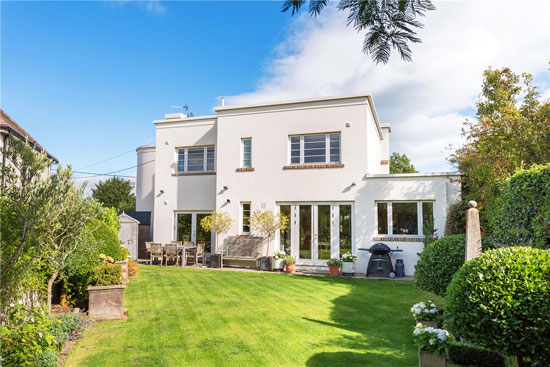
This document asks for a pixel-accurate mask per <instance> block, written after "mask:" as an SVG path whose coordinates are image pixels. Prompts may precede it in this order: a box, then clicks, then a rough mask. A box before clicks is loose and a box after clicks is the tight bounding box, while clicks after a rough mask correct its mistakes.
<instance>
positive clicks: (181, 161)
mask: <svg viewBox="0 0 550 367" xmlns="http://www.w3.org/2000/svg"><path fill="white" fill-rule="evenodd" d="M214 152H215V151H214V147H199V148H193V147H189V148H179V149H178V172H214V162H215V156H214V154H215V153H214Z"/></svg>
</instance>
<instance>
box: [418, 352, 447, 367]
mask: <svg viewBox="0 0 550 367" xmlns="http://www.w3.org/2000/svg"><path fill="white" fill-rule="evenodd" d="M418 367H447V358H446V355H445V352H441V354H435V353H434V352H430V351H427V350H422V349H420V348H418Z"/></svg>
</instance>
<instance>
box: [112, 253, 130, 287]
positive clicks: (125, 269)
mask: <svg viewBox="0 0 550 367" xmlns="http://www.w3.org/2000/svg"><path fill="white" fill-rule="evenodd" d="M115 264H118V265H120V268H121V270H122V284H126V282H128V281H129V280H130V278H129V277H128V259H126V260H124V261H115Z"/></svg>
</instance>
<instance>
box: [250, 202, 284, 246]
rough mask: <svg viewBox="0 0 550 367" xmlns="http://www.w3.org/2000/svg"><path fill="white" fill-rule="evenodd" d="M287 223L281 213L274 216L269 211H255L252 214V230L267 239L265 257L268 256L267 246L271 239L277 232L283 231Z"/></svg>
mask: <svg viewBox="0 0 550 367" xmlns="http://www.w3.org/2000/svg"><path fill="white" fill-rule="evenodd" d="M287 223H288V218H287V217H286V216H285V215H283V214H282V213H279V214H274V213H273V212H272V211H271V210H265V211H263V212H262V211H261V210H256V211H255V212H254V213H252V217H251V218H250V224H251V225H252V228H253V229H255V230H256V231H258V232H260V234H261V235H262V236H264V237H267V255H269V244H270V243H271V237H273V236H274V235H275V232H277V231H278V230H281V231H284V230H285V229H286V226H287Z"/></svg>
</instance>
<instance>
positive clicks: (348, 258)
mask: <svg viewBox="0 0 550 367" xmlns="http://www.w3.org/2000/svg"><path fill="white" fill-rule="evenodd" d="M355 260H357V256H355V255H352V254H350V253H349V252H347V253H345V254H343V255H342V261H343V262H345V263H352V262H354V261H355Z"/></svg>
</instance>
